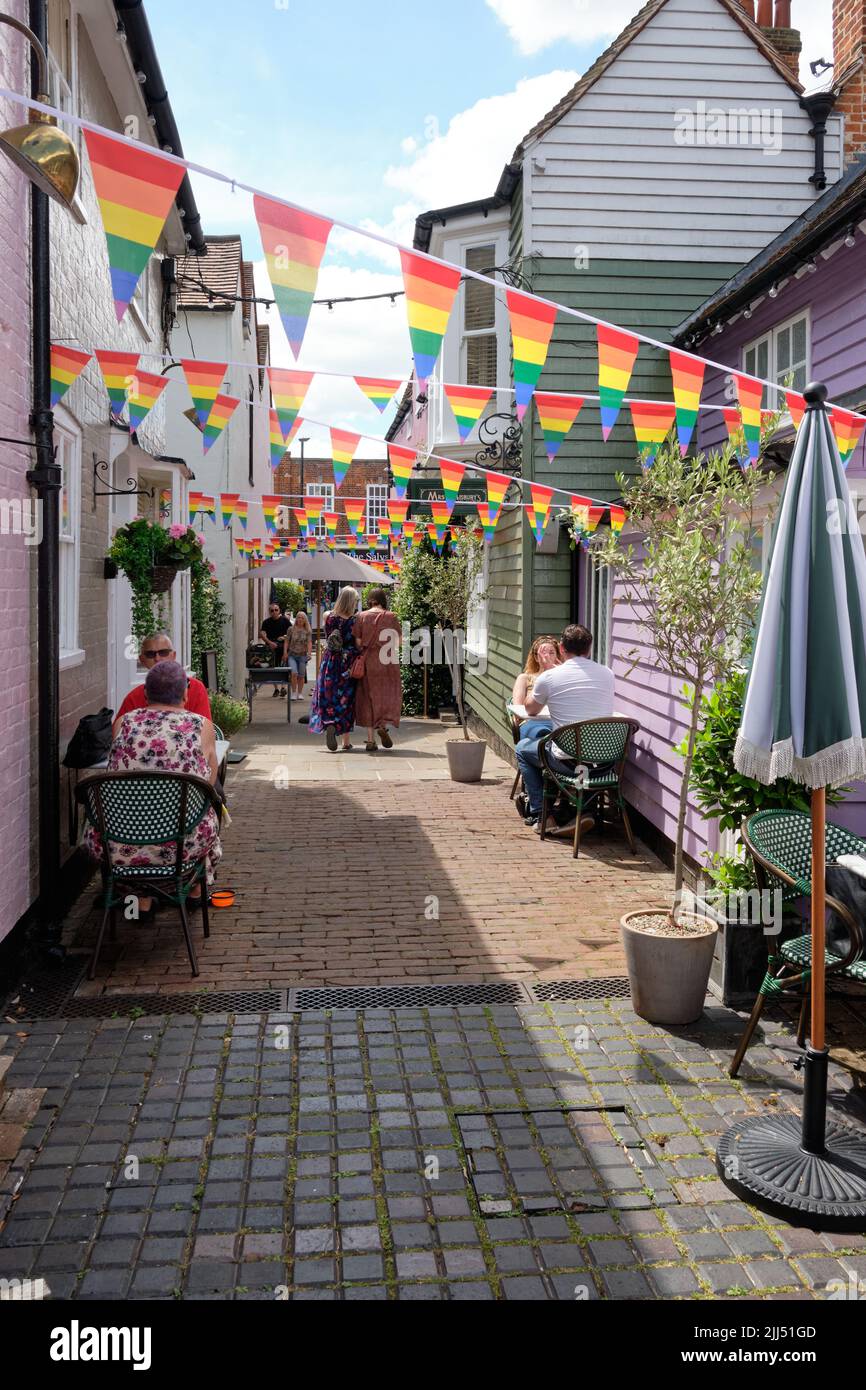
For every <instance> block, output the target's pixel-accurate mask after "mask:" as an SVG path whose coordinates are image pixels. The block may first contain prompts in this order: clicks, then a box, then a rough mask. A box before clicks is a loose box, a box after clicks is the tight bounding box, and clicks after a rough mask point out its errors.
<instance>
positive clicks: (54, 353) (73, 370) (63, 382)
mask: <svg viewBox="0 0 866 1390" xmlns="http://www.w3.org/2000/svg"><path fill="white" fill-rule="evenodd" d="M92 355H93V354H92V353H89V352H79V351H78V349H77V348H69V347H62V346H61V345H60V344H59V343H52V344H51V409H52V410H53V409H54V407H55V406H56V405H59V404H60V402H61V401H62V400H63V397H64V396H65V395H66V392H67V391H68V390H69V388H70V386H71V385H72V383H73V381H75V380H76V379H77V378H78V377H79V376H80V375H81V373H82V372H83V371H84V368H85V367H86V366H87V364H88V362H89V361H90V358H91V357H92Z"/></svg>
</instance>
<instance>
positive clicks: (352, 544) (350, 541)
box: [346, 535, 358, 550]
mask: <svg viewBox="0 0 866 1390" xmlns="http://www.w3.org/2000/svg"><path fill="white" fill-rule="evenodd" d="M346 549H347V550H357V549H358V537H357V536H355V535H351V536H347V537H346Z"/></svg>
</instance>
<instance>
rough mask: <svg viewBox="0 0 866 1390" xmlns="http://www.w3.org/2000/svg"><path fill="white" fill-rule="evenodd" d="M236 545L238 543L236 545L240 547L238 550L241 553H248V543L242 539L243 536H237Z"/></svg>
mask: <svg viewBox="0 0 866 1390" xmlns="http://www.w3.org/2000/svg"><path fill="white" fill-rule="evenodd" d="M235 545H236V547H237V549H238V552H239V553H240V554H241V555H246V553H247V543H246V541H245V540H243V539H242V537H241V536H235Z"/></svg>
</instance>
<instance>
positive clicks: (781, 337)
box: [776, 328, 791, 381]
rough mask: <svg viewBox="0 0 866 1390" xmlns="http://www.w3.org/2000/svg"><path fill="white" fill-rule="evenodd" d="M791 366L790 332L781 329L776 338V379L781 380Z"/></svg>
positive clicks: (788, 329) (787, 329)
mask: <svg viewBox="0 0 866 1390" xmlns="http://www.w3.org/2000/svg"><path fill="white" fill-rule="evenodd" d="M790 366H791V330H790V328H782V329H780V330H779V333H778V334H777V336H776V377H777V379H778V380H779V381H781V380H782V379H783V377H784V376H785V375H786V373H787V372H788V370H789V369H790Z"/></svg>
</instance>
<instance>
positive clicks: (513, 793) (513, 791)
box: [508, 768, 520, 801]
mask: <svg viewBox="0 0 866 1390" xmlns="http://www.w3.org/2000/svg"><path fill="white" fill-rule="evenodd" d="M519 786H520V768H518V769H517V772H516V773H515V774H514V781H513V782H512V784H511V795H510V797H509V798H508V799H509V801H513V800H514V798H515V796H516V794H517V788H518V787H519Z"/></svg>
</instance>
